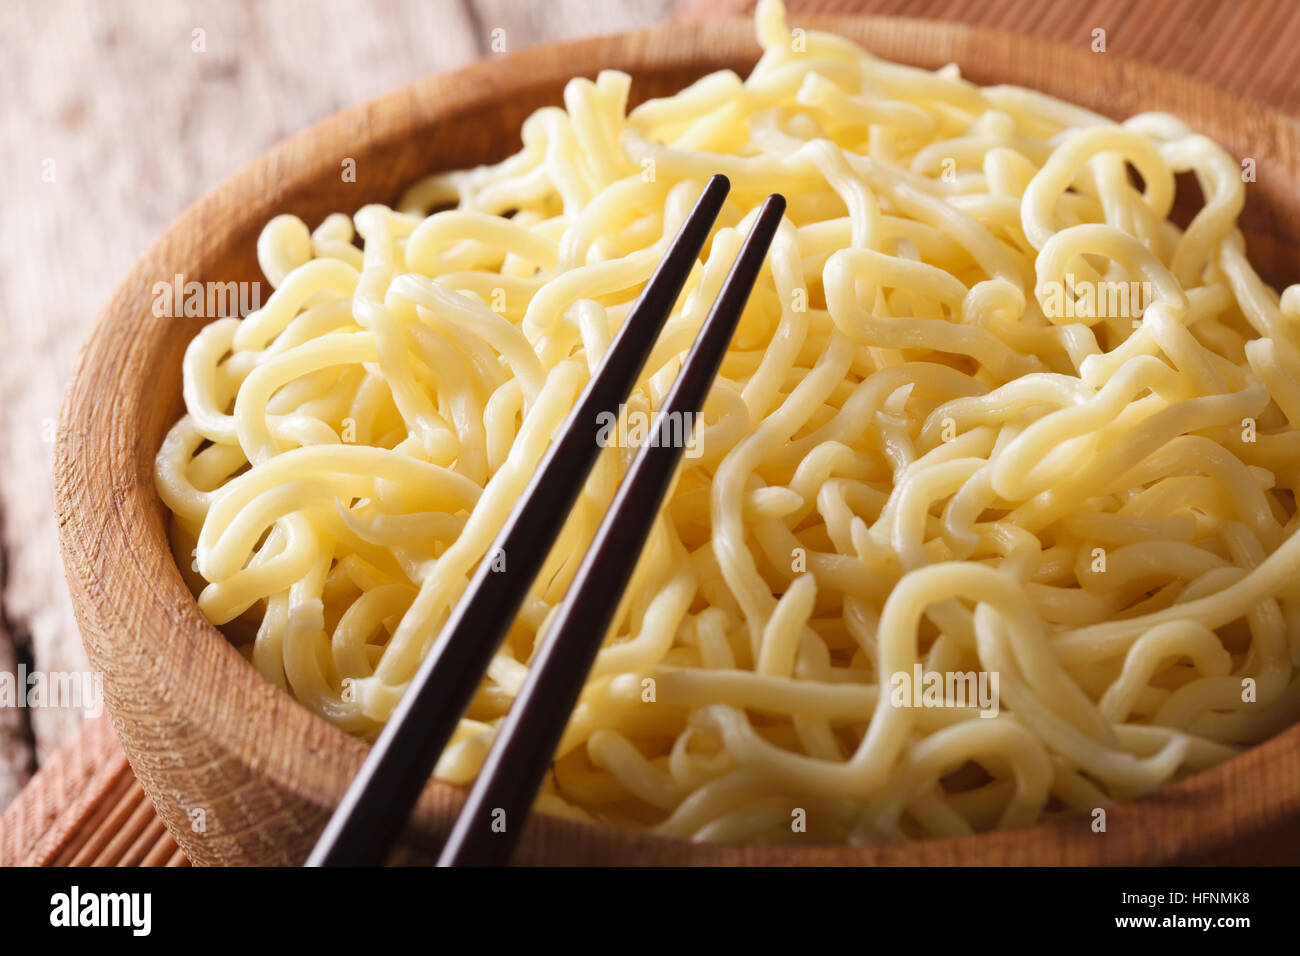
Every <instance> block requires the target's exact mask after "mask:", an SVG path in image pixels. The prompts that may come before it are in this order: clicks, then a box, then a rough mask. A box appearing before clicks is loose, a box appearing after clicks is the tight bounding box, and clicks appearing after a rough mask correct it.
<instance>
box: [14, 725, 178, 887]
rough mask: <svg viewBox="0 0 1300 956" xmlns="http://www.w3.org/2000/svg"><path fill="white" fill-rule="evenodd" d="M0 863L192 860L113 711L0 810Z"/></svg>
mask: <svg viewBox="0 0 1300 956" xmlns="http://www.w3.org/2000/svg"><path fill="white" fill-rule="evenodd" d="M0 866H189V860H188V859H186V857H185V854H184V853H182V852H181V849H180V847H178V846H177V845H176V841H175V840H173V839H172V835H171V834H170V833H168V832H167V828H166V827H165V826H164V825H163V822H162V820H161V819H159V818H158V815H157V814H156V813H155V812H154V808H153V804H151V803H150V802H149V798H148V797H146V796H145V793H144V790H143V789H141V787H140V782H139V781H138V780H136V778H135V775H134V774H133V773H132V772H131V767H130V766H129V765H128V764H127V762H126V755H125V754H124V753H122V745H121V744H120V743H118V740H117V734H116V733H115V732H114V731H113V725H112V724H111V723H110V722H109V719H108V717H106V716H105V717H96V718H94V719H92V720H87V721H86V722H85V724H84V725H83V726H82V728H81V732H80V733H79V734H78V735H77V737H75V738H74V739H73V740H72V742H71V743H69V744H67V745H66V746H65V747H63V748H62V749H61V750H59V751H58V752H57V753H56V754H55V755H54V756H53V758H51V759H50V760H49V761H47V762H46V764H45V765H44V766H43V767H41V769H40V770H38V771H37V773H36V776H34V777H32V779H31V781H30V782H29V783H28V784H27V786H26V787H24V788H23V791H22V793H20V794H19V795H18V798H17V799H16V800H15V801H14V802H13V804H12V805H11V806H10V807H9V809H8V810H6V811H5V813H4V815H3V816H0Z"/></svg>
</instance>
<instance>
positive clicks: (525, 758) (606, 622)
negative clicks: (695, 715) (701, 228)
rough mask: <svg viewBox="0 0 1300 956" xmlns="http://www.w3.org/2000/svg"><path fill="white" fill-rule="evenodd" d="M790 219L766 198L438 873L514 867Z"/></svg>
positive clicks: (775, 199) (778, 200)
mask: <svg viewBox="0 0 1300 956" xmlns="http://www.w3.org/2000/svg"><path fill="white" fill-rule="evenodd" d="M784 212H785V199H784V198H782V197H781V196H776V195H774V196H769V197H768V198H767V200H766V201H765V202H764V203H763V206H762V208H761V209H760V210H759V213H758V216H757V218H756V219H755V220H754V224H753V226H752V227H751V228H750V230H749V235H748V236H747V237H746V238H745V242H744V245H743V246H742V247H741V250H740V254H739V255H738V256H737V258H736V261H735V263H734V264H733V265H732V267H731V271H730V272H729V273H728V274H727V278H726V280H725V282H724V283H723V286H722V290H721V292H720V293H719V295H718V299H717V301H716V302H714V304H713V307H712V309H711V310H710V311H709V315H708V318H707V319H706V320H705V322H704V325H703V326H702V327H701V328H700V331H699V334H698V335H697V336H696V339H695V343H694V344H693V345H692V346H691V351H690V354H689V355H688V356H687V358H686V362H685V363H684V364H683V366H682V369H681V372H680V373H679V374H678V376H677V380H676V382H674V383H673V387H672V390H671V391H670V392H669V393H668V397H667V398H666V399H665V400H664V404H663V407H662V408H661V409H660V410H659V413H658V415H657V417H656V419H655V426H654V428H653V430H652V436H653V437H651V438H649V439H647V441H646V443H645V444H644V445H643V446H642V447H641V449H640V451H639V452H638V453H637V456H636V458H635V460H634V461H633V463H632V467H631V468H630V469H629V470H628V473H627V477H626V478H624V480H623V482H622V484H620V485H619V488H618V491H617V493H616V494H615V496H614V501H613V503H612V504H611V505H610V509H609V511H608V512H607V513H606V515H605V518H604V520H603V521H602V522H601V525H600V528H599V529H598V530H597V532H596V536H595V538H594V539H593V540H592V544H591V547H590V548H589V549H588V551H587V554H586V557H585V558H584V559H583V562H582V565H581V566H580V567H579V568H578V572H577V574H576V575H575V577H574V579H573V583H572V584H571V585H570V587H569V591H568V593H567V594H566V595H565V598H564V601H563V602H562V604H561V605H560V610H559V612H558V614H557V615H556V617H555V619H554V621H553V623H552V625H551V627H550V629H549V633H548V634H547V636H546V638H545V640H544V641H543V643H542V646H541V648H540V649H539V650H538V652H537V655H536V657H535V658H534V660H533V662H532V664H531V665H530V666H529V668H528V676H527V678H526V679H525V681H524V684H523V687H522V688H521V689H520V692H519V695H518V696H517V697H516V698H515V702H514V704H513V706H511V708H510V712H509V713H508V714H507V715H506V717H505V720H504V721H503V723H502V726H501V729H500V730H499V731H498V733H497V735H496V739H495V741H494V743H493V745H492V749H491V750H490V752H489V753H488V756H487V760H486V761H485V762H484V764H483V769H482V770H481V771H480V772H479V775H478V778H477V779H476V780H475V782H474V786H473V788H472V789H471V790H470V794H469V799H468V800H467V801H466V802H465V806H464V808H463V809H462V810H461V812H460V815H459V816H458V817H457V819H456V823H455V825H454V826H453V827H452V831H451V835H450V836H449V837H448V839H447V842H446V844H445V845H444V846H443V850H442V855H441V856H440V857H439V859H438V865H439V866H488V865H495V864H503V863H506V862H508V861H509V859H510V855H511V852H512V851H513V849H514V846H515V843H516V841H517V840H518V839H519V835H520V832H521V831H522V830H523V825H524V822H525V820H526V819H527V816H528V812H529V808H530V807H531V806H532V803H533V800H534V798H535V797H536V794H537V790H538V788H539V787H540V786H541V784H542V781H543V780H544V779H545V776H546V772H547V768H548V767H549V765H550V763H551V758H552V755H553V754H554V753H555V748H556V746H558V744H559V742H560V738H561V737H562V736H563V733H564V729H565V727H566V726H567V724H568V721H569V714H570V713H571V712H572V710H573V707H574V705H575V704H576V703H577V700H578V696H579V694H580V693H581V692H582V687H583V685H584V684H585V683H586V680H587V674H588V672H589V671H590V670H591V665H592V662H593V661H594V660H595V658H596V654H597V653H598V652H599V650H600V646H601V644H602V643H603V641H604V637H605V634H606V631H608V629H609V626H610V622H611V620H612V619H613V617H614V613H615V611H616V609H617V607H618V604H619V601H620V598H621V596H622V594H623V592H624V590H625V589H626V587H627V583H628V580H629V579H630V578H631V576H632V571H633V569H634V568H635V567H636V563H637V560H638V559H639V558H640V555H641V551H642V548H643V546H644V544H645V540H646V537H647V536H648V535H649V533H650V529H651V527H652V526H653V524H654V522H655V520H656V519H657V518H658V515H659V508H660V506H661V505H662V504H663V500H664V496H665V495H666V494H667V492H668V486H669V484H670V483H671V481H672V477H673V473H674V471H675V470H676V468H677V464H678V462H679V461H680V460H681V456H682V446H683V442H684V441H686V440H688V439H689V435H687V434H686V431H687V429H686V428H682V427H679V423H680V422H681V421H682V419H681V418H680V416H683V415H686V416H690V417H689V418H686V419H685V420H686V421H693V420H694V415H695V413H697V412H698V411H699V410H700V408H701V407H702V406H703V404H704V399H705V396H706V395H707V394H708V391H709V387H710V386H711V385H712V383H713V379H714V377H715V376H716V375H717V373H718V367H719V366H720V365H721V363H722V357H723V354H724V353H725V352H726V351H727V346H728V344H729V343H730V341H731V336H732V334H733V333H734V332H735V329H736V323H737V322H738V321H739V320H740V314H741V312H742V310H743V309H744V307H745V302H746V301H747V300H748V298H749V294H750V291H751V290H752V289H753V287H754V282H755V281H756V280H757V278H758V271H759V269H760V267H761V266H762V264H763V259H764V257H765V256H766V255H767V250H768V247H769V246H770V245H771V243H772V238H773V236H774V235H775V234H776V229H777V226H778V225H779V224H780V222H781V216H782V215H783V214H784ZM675 423H678V424H675ZM674 436H676V437H674Z"/></svg>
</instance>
